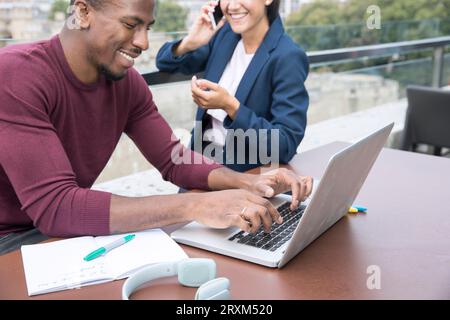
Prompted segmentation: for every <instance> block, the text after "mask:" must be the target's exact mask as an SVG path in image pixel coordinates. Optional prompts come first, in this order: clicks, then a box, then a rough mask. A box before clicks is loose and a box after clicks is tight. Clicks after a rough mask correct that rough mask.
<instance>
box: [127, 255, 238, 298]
mask: <svg viewBox="0 0 450 320" xmlns="http://www.w3.org/2000/svg"><path fill="white" fill-rule="evenodd" d="M176 275H178V282H179V283H180V284H182V285H184V286H187V287H199V288H198V290H197V292H196V294H195V300H228V299H230V290H229V287H230V280H228V279H227V278H216V279H214V278H215V277H216V263H215V262H214V260H212V259H203V258H190V259H184V260H181V261H178V262H163V263H158V264H155V265H151V266H148V267H145V268H143V269H141V270H139V271H137V272H136V273H134V274H132V275H131V276H130V277H129V278H128V279H127V280H126V281H125V283H124V284H123V287H122V299H123V300H128V299H129V297H130V295H131V294H132V293H133V292H134V291H135V290H136V289H137V288H138V287H140V286H141V285H143V284H144V283H146V282H148V281H151V280H155V279H159V278H164V277H171V276H176Z"/></svg>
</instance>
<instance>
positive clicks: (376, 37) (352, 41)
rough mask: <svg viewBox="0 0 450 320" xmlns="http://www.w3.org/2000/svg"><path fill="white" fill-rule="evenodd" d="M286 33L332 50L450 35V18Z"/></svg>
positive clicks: (313, 46) (293, 28)
mask: <svg viewBox="0 0 450 320" xmlns="http://www.w3.org/2000/svg"><path fill="white" fill-rule="evenodd" d="M285 29H286V32H287V33H288V34H289V35H290V36H291V37H292V38H293V39H294V41H295V42H296V43H297V44H299V45H301V46H302V47H303V48H304V49H305V50H307V51H311V50H329V49H336V48H347V47H356V46H364V45H371V44H380V43H390V42H400V41H410V40H418V39H425V38H435V37H440V36H445V35H449V34H450V19H446V20H440V19H426V20H403V21H383V22H382V27H381V28H380V29H372V30H370V29H368V28H367V25H366V23H352V24H338V25H319V26H303V25H302V26H290V25H286V27H285Z"/></svg>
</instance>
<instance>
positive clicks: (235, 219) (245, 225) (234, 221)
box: [230, 214, 251, 233]
mask: <svg viewBox="0 0 450 320" xmlns="http://www.w3.org/2000/svg"><path fill="white" fill-rule="evenodd" d="M230 225H232V226H235V227H238V228H239V229H241V230H243V231H245V232H248V233H250V232H251V223H250V222H249V221H247V220H245V219H242V217H241V216H240V215H239V214H235V215H232V216H231V222H230Z"/></svg>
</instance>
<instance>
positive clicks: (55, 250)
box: [21, 229, 188, 296]
mask: <svg viewBox="0 0 450 320" xmlns="http://www.w3.org/2000/svg"><path fill="white" fill-rule="evenodd" d="M133 234H135V235H136V237H135V238H134V239H133V240H132V241H130V242H127V243H126V244H124V245H122V246H120V247H118V248H115V249H113V250H112V251H110V252H108V253H107V254H106V255H104V256H101V257H99V258H97V259H94V260H92V261H89V262H87V261H84V260H83V258H84V257H85V256H86V255H87V254H88V253H90V252H91V251H93V250H95V249H97V248H99V247H101V246H103V245H105V244H107V243H111V242H112V241H114V240H116V239H118V238H120V237H123V236H124V235H113V236H103V237H78V238H72V239H67V240H60V241H55V242H50V243H44V244H34V245H26V246H22V248H21V251H22V259H23V265H24V269H25V277H26V281H27V289H28V295H30V296H32V295H37V294H43V293H49V292H53V291H61V290H66V289H73V288H78V287H81V286H86V285H92V284H97V283H102V282H108V281H113V280H117V279H122V278H126V277H128V276H130V275H131V274H132V273H133V272H135V271H137V270H138V269H140V268H142V267H144V266H147V265H149V264H154V263H158V262H163V261H178V260H182V259H185V258H187V257H188V256H187V255H186V253H185V252H184V251H183V249H181V247H180V246H179V245H178V244H176V243H175V242H174V241H173V240H172V239H171V238H170V237H169V236H168V235H167V234H166V233H165V232H164V231H162V230H160V229H151V230H146V231H141V232H135V233H133Z"/></svg>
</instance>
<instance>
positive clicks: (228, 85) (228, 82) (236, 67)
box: [205, 39, 254, 146]
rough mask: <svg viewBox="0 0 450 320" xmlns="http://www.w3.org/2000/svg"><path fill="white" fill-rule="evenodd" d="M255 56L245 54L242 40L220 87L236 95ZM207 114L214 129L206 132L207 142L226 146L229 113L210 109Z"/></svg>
mask: <svg viewBox="0 0 450 320" xmlns="http://www.w3.org/2000/svg"><path fill="white" fill-rule="evenodd" d="M253 56H254V54H247V53H245V48H244V43H243V42H242V39H241V40H240V41H239V42H238V44H237V46H236V48H235V49H234V53H233V56H232V57H231V59H230V61H229V62H228V64H227V66H226V67H225V71H224V72H223V74H222V77H221V78H220V81H219V85H220V86H221V87H222V88H224V89H226V90H227V91H228V93H229V94H230V95H232V96H234V95H235V94H236V91H237V88H238V86H239V83H240V82H241V80H242V77H243V76H244V73H245V71H246V70H247V68H248V66H249V64H250V62H251V61H252V59H253ZM207 113H208V114H209V115H211V117H212V129H210V130H207V131H206V132H205V140H207V141H211V142H214V143H215V144H217V145H220V146H224V145H225V138H226V135H227V130H226V129H225V128H224V126H223V120H224V119H225V118H226V116H227V113H226V112H225V111H224V110H222V109H208V111H207Z"/></svg>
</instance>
